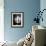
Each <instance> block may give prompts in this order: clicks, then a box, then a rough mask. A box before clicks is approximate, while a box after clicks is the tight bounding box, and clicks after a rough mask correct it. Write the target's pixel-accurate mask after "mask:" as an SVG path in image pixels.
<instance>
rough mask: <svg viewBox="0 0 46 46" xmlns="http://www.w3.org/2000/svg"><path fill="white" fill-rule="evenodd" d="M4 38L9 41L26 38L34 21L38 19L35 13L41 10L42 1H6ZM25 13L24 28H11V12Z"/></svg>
mask: <svg viewBox="0 0 46 46" xmlns="http://www.w3.org/2000/svg"><path fill="white" fill-rule="evenodd" d="M4 5H5V7H4V19H5V21H4V36H5V37H4V38H5V40H7V41H18V40H19V39H20V38H22V37H24V36H25V35H26V34H27V33H28V32H29V31H31V27H32V25H33V24H35V23H33V19H34V17H36V14H35V12H38V11H39V9H40V0H4ZM17 11H20V12H21V11H22V12H24V27H23V28H12V27H11V12H17Z"/></svg>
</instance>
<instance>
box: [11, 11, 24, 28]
mask: <svg viewBox="0 0 46 46" xmlns="http://www.w3.org/2000/svg"><path fill="white" fill-rule="evenodd" d="M11 26H12V27H23V26H24V12H12V13H11Z"/></svg>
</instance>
